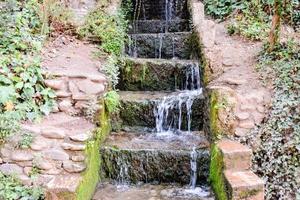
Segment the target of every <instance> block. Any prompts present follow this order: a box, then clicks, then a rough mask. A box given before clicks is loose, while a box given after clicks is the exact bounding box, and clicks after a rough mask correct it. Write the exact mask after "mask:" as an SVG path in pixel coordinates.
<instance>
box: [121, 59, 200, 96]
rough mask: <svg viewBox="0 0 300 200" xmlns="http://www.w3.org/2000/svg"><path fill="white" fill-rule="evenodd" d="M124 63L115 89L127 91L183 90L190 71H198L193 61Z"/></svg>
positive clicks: (139, 61) (174, 60)
mask: <svg viewBox="0 0 300 200" xmlns="http://www.w3.org/2000/svg"><path fill="white" fill-rule="evenodd" d="M124 63H125V64H124V65H123V66H122V67H121V68H120V79H119V84H118V86H117V87H118V89H120V90H127V91H157V90H159V91H163V90H167V91H174V90H178V89H185V87H186V80H187V79H191V74H192V73H191V71H192V70H193V69H195V68H197V70H198V71H199V67H198V62H196V61H193V60H178V59H172V60H167V59H142V58H127V59H126V60H125V62H124ZM199 74H201V73H200V72H199ZM194 76H195V75H194ZM195 80H196V79H195ZM187 87H189V89H191V88H190V86H187Z"/></svg>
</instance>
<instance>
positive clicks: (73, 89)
mask: <svg viewBox="0 0 300 200" xmlns="http://www.w3.org/2000/svg"><path fill="white" fill-rule="evenodd" d="M69 90H70V91H71V93H72V95H74V94H76V93H78V92H79V89H78V87H77V85H76V84H75V83H74V82H73V81H69Z"/></svg>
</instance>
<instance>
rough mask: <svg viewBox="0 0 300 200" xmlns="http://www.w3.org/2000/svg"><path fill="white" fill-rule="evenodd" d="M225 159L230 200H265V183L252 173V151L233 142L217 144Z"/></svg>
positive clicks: (224, 165)
mask: <svg viewBox="0 0 300 200" xmlns="http://www.w3.org/2000/svg"><path fill="white" fill-rule="evenodd" d="M217 148H218V149H219V150H220V152H221V154H222V158H223V170H224V171H223V173H224V178H225V182H226V183H225V184H226V189H227V194H228V198H229V199H234V200H246V199H247V200H250V199H251V200H261V199H264V182H263V181H262V180H261V179H260V178H259V177H258V176H257V175H255V174H254V173H253V172H251V170H250V167H251V154H252V152H251V150H250V149H249V148H248V147H246V146H244V145H242V144H240V143H238V142H236V141H232V140H228V139H223V140H220V141H219V142H218V144H217Z"/></svg>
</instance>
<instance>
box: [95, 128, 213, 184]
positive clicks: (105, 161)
mask: <svg viewBox="0 0 300 200" xmlns="http://www.w3.org/2000/svg"><path fill="white" fill-rule="evenodd" d="M208 145H209V143H208V141H207V140H206V138H205V137H204V134H203V133H202V132H193V133H186V132H183V133H179V134H175V133H173V134H172V133H170V134H168V135H167V136H166V135H165V136H161V135H160V134H154V133H152V134H149V133H129V132H118V133H112V134H111V135H110V137H109V138H108V140H107V141H106V143H105V145H104V147H103V148H101V150H100V151H101V160H102V162H101V163H102V173H103V174H102V175H104V176H105V177H106V178H109V179H112V180H116V181H127V182H129V183H138V182H148V183H151V182H158V183H180V184H189V182H190V179H191V177H190V176H191V152H192V149H193V147H196V152H197V159H196V160H197V161H196V162H197V169H198V170H197V176H198V183H199V184H200V183H206V181H207V176H208V167H209V150H208V149H209V147H208Z"/></svg>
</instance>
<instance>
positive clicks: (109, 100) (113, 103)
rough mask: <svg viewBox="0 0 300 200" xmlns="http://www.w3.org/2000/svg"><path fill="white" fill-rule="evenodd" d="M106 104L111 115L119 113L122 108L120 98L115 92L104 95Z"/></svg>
mask: <svg viewBox="0 0 300 200" xmlns="http://www.w3.org/2000/svg"><path fill="white" fill-rule="evenodd" d="M104 102H105V107H106V109H107V111H108V112H109V113H114V112H117V111H118V110H119V107H120V96H119V94H118V93H117V92H116V91H114V90H112V91H109V92H107V93H106V94H105V95H104Z"/></svg>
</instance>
